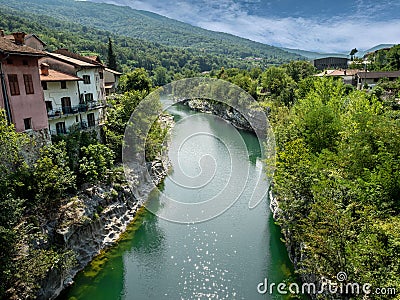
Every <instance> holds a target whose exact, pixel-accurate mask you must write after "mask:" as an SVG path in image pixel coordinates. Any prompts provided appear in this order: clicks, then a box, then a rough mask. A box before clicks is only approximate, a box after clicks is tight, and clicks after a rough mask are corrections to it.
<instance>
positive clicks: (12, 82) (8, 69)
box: [0, 32, 48, 132]
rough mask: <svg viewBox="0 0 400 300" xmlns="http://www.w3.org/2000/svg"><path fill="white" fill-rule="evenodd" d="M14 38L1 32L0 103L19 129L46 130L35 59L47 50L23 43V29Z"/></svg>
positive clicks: (45, 114) (44, 110) (42, 55)
mask: <svg viewBox="0 0 400 300" xmlns="http://www.w3.org/2000/svg"><path fill="white" fill-rule="evenodd" d="M13 37H14V40H13V41H11V40H10V39H6V38H4V36H0V75H1V76H0V80H1V89H0V107H1V108H3V109H4V110H5V112H6V115H7V119H8V121H9V122H10V123H13V124H14V125H15V129H16V131H18V132H23V131H26V132H28V131H29V132H30V131H46V132H47V129H48V120H47V113H46V105H45V102H44V95H43V90H42V86H41V82H40V75H39V67H38V60H39V59H41V58H42V57H44V56H45V55H46V54H45V52H43V51H40V50H36V49H33V48H31V47H28V46H26V45H25V33H22V32H20V33H15V34H14V35H13Z"/></svg>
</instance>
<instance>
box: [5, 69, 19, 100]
mask: <svg viewBox="0 0 400 300" xmlns="http://www.w3.org/2000/svg"><path fill="white" fill-rule="evenodd" d="M8 83H9V85H10V93H11V96H16V95H19V94H20V92H19V85H18V77H17V74H9V75H8Z"/></svg>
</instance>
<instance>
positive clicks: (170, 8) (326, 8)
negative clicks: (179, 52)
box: [97, 0, 400, 53]
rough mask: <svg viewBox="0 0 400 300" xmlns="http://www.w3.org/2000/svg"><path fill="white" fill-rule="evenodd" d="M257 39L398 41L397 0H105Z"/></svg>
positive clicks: (306, 43)
mask: <svg viewBox="0 0 400 300" xmlns="http://www.w3.org/2000/svg"><path fill="white" fill-rule="evenodd" d="M97 1H99V0H97ZM102 2H107V3H114V4H119V5H128V6H130V7H132V8H135V9H140V10H147V11H151V12H154V13H157V14H160V15H163V16H166V17H169V18H172V19H176V20H179V21H183V22H185V23H189V24H191V25H195V26H199V27H202V28H205V29H210V30H214V31H221V32H226V33H231V34H234V35H237V36H240V37H244V38H248V39H251V40H254V41H257V42H261V43H265V44H269V45H274V46H279V47H286V48H295V49H302V50H310V51H318V52H345V53H347V52H350V50H351V49H353V48H355V47H356V48H357V49H360V50H367V49H369V48H371V47H373V46H376V45H378V44H386V43H387V44H399V43H400V1H399V0H380V1H377V0H374V1H372V0H355V1H352V0H218V1H214V0H168V1H164V0H104V1H102Z"/></svg>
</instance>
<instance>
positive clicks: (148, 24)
mask: <svg viewBox="0 0 400 300" xmlns="http://www.w3.org/2000/svg"><path fill="white" fill-rule="evenodd" d="M0 4H2V5H4V6H7V7H10V8H13V9H18V10H21V11H26V12H30V13H34V14H42V15H47V16H51V17H55V18H59V19H61V20H65V21H72V22H76V23H80V24H81V25H84V26H90V27H92V28H97V29H102V30H107V31H110V32H112V33H115V34H119V35H125V36H129V37H132V38H138V39H145V40H148V41H151V42H155V43H159V44H163V45H167V46H169V45H171V46H175V47H183V48H191V49H197V50H202V51H203V52H204V53H207V54H222V55H225V56H227V57H231V58H240V59H244V58H249V57H261V58H263V59H265V60H266V64H280V63H285V62H288V61H291V60H299V59H305V58H304V57H302V56H300V55H297V54H293V53H289V52H287V51H285V50H282V49H281V48H278V47H274V46H271V45H266V44H262V43H258V42H254V41H251V40H249V39H244V38H241V37H237V36H234V35H230V34H227V33H223V32H214V31H209V30H206V29H203V28H200V27H196V26H192V25H189V24H186V23H184V22H180V21H177V20H174V19H170V18H167V17H164V16H161V15H158V14H155V13H152V12H148V11H139V10H135V9H132V8H130V7H126V6H125V7H123V6H117V5H113V4H106V3H94V2H90V1H72V0H65V1H61V0H49V1H45V0H36V1H35V2H31V1H27V0H10V1H5V0H0Z"/></svg>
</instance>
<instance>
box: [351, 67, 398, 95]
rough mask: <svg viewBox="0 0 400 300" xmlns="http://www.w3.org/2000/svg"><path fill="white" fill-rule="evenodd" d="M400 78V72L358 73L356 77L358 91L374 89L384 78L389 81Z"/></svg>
mask: <svg viewBox="0 0 400 300" xmlns="http://www.w3.org/2000/svg"><path fill="white" fill-rule="evenodd" d="M399 77H400V71H391V72H358V73H357V75H356V80H357V89H359V90H362V89H364V88H368V89H370V88H373V87H374V86H375V85H377V83H378V81H379V80H380V79H382V78H387V79H388V80H389V81H394V80H397V79H398V78H399Z"/></svg>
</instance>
